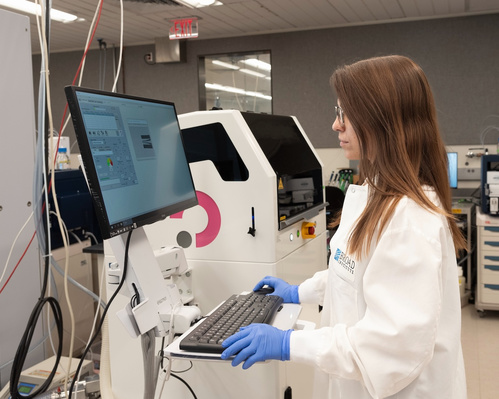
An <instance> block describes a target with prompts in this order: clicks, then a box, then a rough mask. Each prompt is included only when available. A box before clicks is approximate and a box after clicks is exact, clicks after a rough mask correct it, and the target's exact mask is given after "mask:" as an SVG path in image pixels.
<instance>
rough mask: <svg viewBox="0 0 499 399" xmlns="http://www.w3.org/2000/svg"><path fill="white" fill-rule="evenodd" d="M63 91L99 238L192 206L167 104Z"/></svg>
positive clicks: (175, 124)
mask: <svg viewBox="0 0 499 399" xmlns="http://www.w3.org/2000/svg"><path fill="white" fill-rule="evenodd" d="M65 92H66V97H67V99H68V106H69V109H70V111H71V116H72V119H73V124H74V128H75V133H76V138H77V141H78V145H79V147H80V153H81V157H82V161H83V165H84V168H85V174H86V177H87V181H88V184H89V188H90V192H91V194H92V197H93V199H94V202H95V211H96V214H97V220H98V222H99V225H100V228H101V233H102V238H104V239H105V238H110V237H113V236H115V235H118V234H121V233H124V232H126V231H128V230H131V229H133V228H136V227H140V226H143V225H146V224H151V223H154V222H156V221H158V220H162V219H164V218H166V217H167V216H170V215H172V214H174V213H177V212H180V211H182V210H184V209H187V208H189V207H192V206H194V205H197V203H198V202H197V197H196V191H195V188H194V184H193V181H192V176H191V171H190V169H189V164H188V162H187V159H186V156H185V152H184V146H183V142H182V136H181V134H180V128H179V124H178V119H177V113H176V110H175V105H174V104H173V103H170V102H165V101H159V100H152V99H145V98H139V97H133V96H128V95H123V94H117V93H110V92H103V91H99V90H93V89H86V88H81V87H75V86H68V87H66V88H65Z"/></svg>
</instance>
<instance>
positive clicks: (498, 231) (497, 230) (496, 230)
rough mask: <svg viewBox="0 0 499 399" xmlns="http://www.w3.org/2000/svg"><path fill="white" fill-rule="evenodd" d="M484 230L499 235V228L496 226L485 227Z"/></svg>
mask: <svg viewBox="0 0 499 399" xmlns="http://www.w3.org/2000/svg"><path fill="white" fill-rule="evenodd" d="M484 230H485V231H493V232H494V233H499V227H495V226H485V227H484Z"/></svg>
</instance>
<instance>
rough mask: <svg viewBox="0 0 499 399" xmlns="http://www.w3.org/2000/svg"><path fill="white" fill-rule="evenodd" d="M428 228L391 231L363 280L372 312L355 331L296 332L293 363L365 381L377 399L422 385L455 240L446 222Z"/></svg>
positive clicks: (340, 327)
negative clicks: (448, 246) (448, 247)
mask: <svg viewBox="0 0 499 399" xmlns="http://www.w3.org/2000/svg"><path fill="white" fill-rule="evenodd" d="M433 221H435V220H433ZM420 226H421V225H420ZM430 229H432V230H430ZM435 229H436V230H437V231H435ZM423 230H425V231H421V230H418V228H417V227H414V226H405V227H404V228H403V229H402V228H401V229H393V228H392V229H388V230H387V231H386V232H385V233H384V234H383V235H382V237H381V239H380V241H379V243H378V245H377V247H376V248H375V250H374V251H373V254H372V257H371V259H370V262H369V264H368V266H367V269H366V271H365V274H364V279H363V283H362V285H363V292H364V300H365V304H366V309H365V313H364V314H363V315H362V317H361V318H360V319H359V321H358V322H356V323H355V324H353V325H351V326H346V325H344V324H336V325H334V326H331V327H325V328H321V329H318V330H314V331H295V332H293V333H292V334H291V340H290V349H291V360H296V361H301V362H305V363H309V364H313V365H315V366H316V367H318V368H320V369H322V370H323V371H324V372H326V373H328V374H331V375H335V376H337V377H340V378H345V379H353V380H359V381H361V382H362V383H363V384H364V386H365V387H366V388H367V390H368V391H369V393H370V394H371V395H372V396H373V397H374V398H384V397H387V396H390V395H393V394H395V393H397V392H399V391H400V390H401V389H403V388H404V387H406V386H407V385H409V384H410V383H411V382H412V381H413V380H414V379H416V378H417V376H418V375H419V374H420V373H421V371H422V370H423V368H424V367H425V365H427V364H428V363H429V362H430V360H431V358H432V355H433V351H434V346H435V340H436V332H437V326H438V320H439V317H440V310H441V303H442V298H441V296H442V276H441V273H442V258H443V256H444V255H443V254H442V249H441V248H442V245H445V244H442V241H445V240H448V239H449V237H448V234H447V233H446V232H445V231H444V230H445V228H444V227H443V226H442V225H441V224H440V225H437V226H432V227H427V228H425V229H423ZM428 231H431V234H428ZM447 255H448V254H446V255H445V256H447ZM452 256H453V254H452ZM333 289H334V286H333Z"/></svg>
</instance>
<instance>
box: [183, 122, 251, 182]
mask: <svg viewBox="0 0 499 399" xmlns="http://www.w3.org/2000/svg"><path fill="white" fill-rule="evenodd" d="M182 137H183V139H184V145H185V153H186V155H187V161H189V163H192V162H199V161H204V160H210V161H212V162H213V164H214V165H215V168H217V171H218V173H219V174H220V177H221V178H222V180H224V181H245V180H248V177H249V172H248V169H247V168H246V165H245V164H244V162H243V160H242V159H241V156H240V155H239V153H238V152H237V150H236V148H235V147H234V144H233V143H232V141H231V140H230V138H229V135H228V134H227V132H226V131H225V129H224V127H223V126H222V124H221V123H212V124H209V125H202V126H197V127H193V128H190V129H182Z"/></svg>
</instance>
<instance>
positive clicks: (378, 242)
mask: <svg viewBox="0 0 499 399" xmlns="http://www.w3.org/2000/svg"><path fill="white" fill-rule="evenodd" d="M331 84H332V86H333V87H334V89H335V91H336V94H337V97H338V105H337V106H336V119H335V121H334V124H333V130H335V131H337V132H338V137H339V140H340V145H341V147H342V148H343V150H344V153H345V156H346V157H347V158H348V159H350V160H359V161H360V162H359V173H360V180H359V181H360V182H362V183H361V185H351V186H350V187H349V189H348V192H347V195H346V198H345V205H344V207H343V209H342V212H341V215H338V217H337V223H339V227H338V230H337V232H336V233H335V235H334V236H333V238H332V239H331V242H330V247H331V254H332V255H331V258H330V262H329V269H328V270H325V271H322V272H319V273H316V274H315V275H314V276H313V277H312V278H310V279H308V280H306V281H305V282H303V283H302V284H300V285H299V286H291V285H289V284H287V283H285V282H284V281H282V280H280V279H277V278H274V277H266V278H264V279H263V280H262V281H260V282H259V283H258V284H257V286H256V287H255V289H259V288H260V287H262V286H263V285H269V286H271V287H273V288H274V292H273V294H274V295H280V296H282V297H283V298H284V300H285V302H286V301H287V302H294V303H319V304H321V305H323V306H324V309H323V312H322V313H323V314H322V321H321V327H320V328H317V329H315V330H312V331H291V330H290V331H281V330H278V329H276V328H274V327H271V326H267V325H261V324H254V325H251V326H248V327H246V328H244V329H242V330H241V331H240V332H238V333H237V334H235V335H233V336H232V337H229V338H228V339H227V340H226V341H225V342H224V346H225V347H226V348H227V349H226V350H225V351H224V353H223V354H222V358H228V357H229V356H231V355H234V354H237V356H236V357H235V359H234V360H233V365H238V364H239V363H241V362H243V361H244V362H245V363H244V364H243V368H248V367H250V366H251V365H252V364H253V363H254V362H256V361H262V360H266V359H280V360H291V361H295V362H303V363H307V364H311V365H313V366H315V367H316V370H317V373H316V375H317V377H316V379H317V383H316V384H314V389H315V397H320V398H347V399H362V398H387V397H390V398H410V399H413V398H425V399H427V398H439V399H444V398H448V399H461V398H466V380H465V374H464V362H463V357H462V351H461V342H460V331H461V304H460V296H459V285H458V277H457V265H456V257H455V254H456V250H459V249H462V248H464V246H465V243H464V239H463V237H462V235H461V234H460V231H459V229H458V227H457V225H456V223H455V221H454V219H453V217H452V214H451V196H450V189H449V182H448V177H447V158H446V151H445V147H444V144H443V142H442V139H441V137H440V134H439V130H438V126H437V118H436V111H435V105H434V100H433V95H432V93H431V89H430V86H429V84H428V81H427V79H426V77H425V75H424V73H423V71H422V70H421V69H420V67H419V66H418V65H416V64H415V63H414V62H413V61H411V60H410V59H408V58H406V57H402V56H387V57H377V58H372V59H367V60H364V61H360V62H357V63H354V64H352V65H349V66H344V67H341V68H339V69H338V70H337V71H335V73H334V74H333V76H332V77H331Z"/></svg>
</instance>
